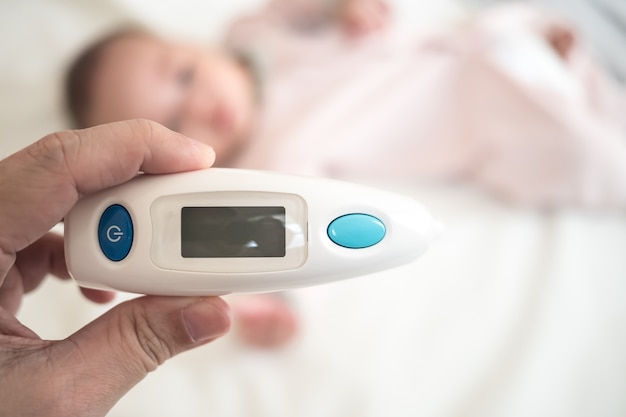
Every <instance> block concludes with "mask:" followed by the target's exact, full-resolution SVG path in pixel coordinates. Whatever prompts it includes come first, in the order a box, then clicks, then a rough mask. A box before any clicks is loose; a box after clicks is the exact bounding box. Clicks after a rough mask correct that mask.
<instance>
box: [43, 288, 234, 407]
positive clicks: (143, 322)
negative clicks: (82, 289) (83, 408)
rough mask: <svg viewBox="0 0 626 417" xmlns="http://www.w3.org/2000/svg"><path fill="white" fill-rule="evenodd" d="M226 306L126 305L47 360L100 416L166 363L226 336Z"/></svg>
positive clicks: (190, 301) (199, 301)
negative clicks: (178, 355)
mask: <svg viewBox="0 0 626 417" xmlns="http://www.w3.org/2000/svg"><path fill="white" fill-rule="evenodd" d="M230 320H231V319H230V313H229V308H228V305H227V304H226V303H225V302H224V301H223V300H222V299H220V298H217V297H202V298H200V297H198V298H187V297H141V298H137V299H134V300H131V301H127V302H125V303H122V304H120V305H118V306H117V307H116V308H114V309H112V310H111V311H109V312H108V313H107V314H105V315H103V316H101V317H100V318H98V319H97V320H96V321H94V322H92V323H90V324H89V325H88V326H86V327H84V328H83V329H81V330H80V331H79V332H77V333H75V334H74V335H73V336H71V337H70V338H69V339H67V340H65V341H63V342H61V343H59V344H57V345H55V346H54V347H53V349H54V351H53V352H51V361H54V362H53V363H55V366H58V369H57V371H58V372H59V373H61V374H63V375H66V376H67V377H68V378H71V379H72V384H71V386H73V387H75V389H77V390H80V392H77V393H75V394H79V395H80V397H81V398H83V401H84V402H85V404H93V405H94V407H100V408H101V409H99V410H98V409H95V410H92V412H93V413H94V415H104V414H105V413H106V411H108V410H109V409H110V408H111V407H112V406H113V405H114V404H115V403H116V402H117V401H118V400H119V399H120V398H121V397H122V396H123V395H124V394H125V393H126V392H128V391H129V390H130V389H131V388H132V387H133V386H134V385H136V384H137V383H138V382H139V381H141V380H142V379H143V378H144V377H145V376H146V375H147V374H148V373H149V372H151V371H153V370H155V369H156V368H157V367H158V366H159V365H161V364H162V363H163V362H164V361H165V360H167V359H169V358H171V357H172V356H174V355H176V354H178V353H180V352H183V351H186V350H189V349H191V348H194V347H197V346H200V345H202V344H205V343H208V342H210V341H212V340H214V339H215V338H217V337H219V336H221V335H223V334H225V333H226V332H227V331H228V329H229V327H230Z"/></svg>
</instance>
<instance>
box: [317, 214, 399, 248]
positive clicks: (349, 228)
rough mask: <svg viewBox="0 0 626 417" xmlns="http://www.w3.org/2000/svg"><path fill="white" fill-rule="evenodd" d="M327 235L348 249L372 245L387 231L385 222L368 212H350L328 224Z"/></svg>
mask: <svg viewBox="0 0 626 417" xmlns="http://www.w3.org/2000/svg"><path fill="white" fill-rule="evenodd" d="M327 233H328V237H329V238H330V240H332V241H333V242H334V243H335V244H337V245H339V246H343V247H345V248H350V249H363V248H367V247H370V246H374V245H375V244H377V243H378V242H380V241H381V240H383V238H384V237H385V234H386V233H387V229H386V228H385V224H384V223H383V222H382V221H380V220H379V219H378V218H376V217H374V216H371V215H369V214H361V213H352V214H346V215H343V216H341V217H337V218H336V219H335V220H333V221H332V222H331V223H330V224H329V225H328V230H327Z"/></svg>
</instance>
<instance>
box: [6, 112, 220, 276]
mask: <svg viewBox="0 0 626 417" xmlns="http://www.w3.org/2000/svg"><path fill="white" fill-rule="evenodd" d="M214 160H215V153H214V152H213V149H212V148H210V147H209V146H207V145H204V144H202V143H200V142H198V141H195V140H192V139H189V138H187V137H185V136H183V135H181V134H179V133H176V132H173V131H171V130H169V129H167V128H165V127H163V126H161V125H159V124H157V123H154V122H150V121H147V120H131V121H125V122H118V123H112V124H107V125H101V126H97V127H94V128H91V129H85V130H75V131H64V132H59V133H54V134H50V135H48V136H45V137H44V138H42V139H41V140H39V141H38V142H36V143H34V144H32V145H31V146H29V147H27V148H24V149H23V150H21V151H19V152H17V153H15V154H14V155H12V156H10V157H8V158H7V159H5V160H3V161H0V201H2V204H0V258H1V257H2V256H1V255H2V254H3V253H4V255H12V254H15V253H16V252H18V251H19V250H21V249H23V248H25V247H26V246H28V245H29V244H30V243H32V242H33V241H35V240H36V239H38V238H39V237H40V236H42V235H43V234H44V233H45V232H47V231H48V230H49V229H50V228H51V227H52V226H54V225H55V224H56V223H58V222H59V221H60V220H61V219H63V217H64V216H65V214H67V212H68V211H69V210H70V209H71V208H72V207H73V206H74V204H75V203H76V202H77V201H78V199H79V198H80V196H82V195H84V194H89V193H93V192H95V191H99V190H102V189H105V188H109V187H112V186H114V185H118V184H121V183H124V182H126V181H128V180H130V179H131V178H133V177H134V176H135V175H137V173H138V172H139V171H143V172H146V173H153V174H164V173H173V172H180V171H190V170H194V169H201V168H208V167H209V166H211V165H212V164H213V161H214ZM0 261H1V259H0ZM4 266H6V265H4ZM2 269H3V268H2V267H0V271H2ZM0 278H1V277H0Z"/></svg>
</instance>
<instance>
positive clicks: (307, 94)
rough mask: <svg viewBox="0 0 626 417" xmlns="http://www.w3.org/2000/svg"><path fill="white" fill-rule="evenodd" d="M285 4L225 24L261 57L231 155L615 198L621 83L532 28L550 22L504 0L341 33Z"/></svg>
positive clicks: (531, 199)
mask: <svg viewBox="0 0 626 417" xmlns="http://www.w3.org/2000/svg"><path fill="white" fill-rule="evenodd" d="M297 3H298V2H294V1H286V2H285V1H276V2H273V3H271V4H270V5H269V6H268V7H267V8H265V9H263V10H261V11H260V12H259V13H258V14H256V15H251V16H248V17H245V18H243V19H241V20H240V21H238V22H236V23H235V24H234V25H233V27H232V30H231V31H230V33H229V36H228V44H229V45H230V46H231V47H233V48H235V49H237V50H243V51H247V52H249V53H251V54H252V55H254V56H257V57H260V59H261V66H262V67H263V68H262V72H263V76H262V78H263V82H262V97H263V98H262V101H263V104H262V107H263V109H262V114H261V117H260V121H259V125H258V128H257V130H256V133H255V135H254V136H253V138H252V139H251V144H250V146H249V147H248V148H247V149H246V151H245V152H244V153H243V154H242V155H241V157H240V158H239V159H238V160H237V161H236V163H235V166H237V167H242V168H254V169H269V170H277V171H284V172H290V173H297V174H306V175H319V176H327V177H337V178H343V179H368V178H376V179H402V180H407V179H415V180H446V181H451V180H454V181H459V180H461V181H464V180H470V181H474V182H476V183H478V184H480V185H482V186H485V187H487V188H488V189H489V190H491V191H493V192H495V193H497V194H498V195H500V196H501V197H504V198H506V199H509V200H512V201H515V202H520V203H525V204H536V205H542V206H556V205H562V204H582V205H589V206H607V205H608V206H626V141H625V124H624V121H625V120H626V117H624V116H625V114H626V113H624V108H625V107H624V99H623V95H622V92H621V91H620V90H619V89H618V88H617V86H615V85H612V83H611V82H610V81H609V80H608V79H607V78H606V77H605V76H604V75H603V74H602V73H601V71H600V70H599V69H598V68H597V67H596V66H595V65H594V64H593V63H592V62H591V61H590V60H589V59H588V58H587V57H586V56H585V54H584V53H583V51H582V50H581V48H580V46H579V44H577V43H575V44H574V45H572V46H571V48H570V49H569V51H568V53H567V56H566V57H565V58H564V57H561V56H559V55H558V54H557V53H556V52H555V50H554V49H553V48H552V46H551V45H550V44H549V43H548V41H547V40H546V38H545V36H544V35H545V33H548V32H549V31H550V30H551V29H552V28H554V27H560V28H562V27H564V23H562V22H560V21H558V20H556V19H552V18H548V17H546V16H544V15H542V14H539V13H537V12H536V11H534V10H530V9H527V8H522V7H520V6H514V7H508V8H504V9H503V8H500V9H494V10H493V11H492V12H489V13H487V14H485V15H482V16H480V17H478V18H477V19H476V20H474V21H472V23H471V24H468V25H467V26H466V27H463V28H455V29H453V30H450V31H448V32H445V33H431V34H426V35H423V36H417V35H416V36H413V37H410V38H406V37H404V38H401V37H398V36H394V35H393V34H391V33H388V34H377V35H372V36H370V37H368V38H365V39H359V40H354V39H349V38H348V37H346V36H345V35H344V34H343V33H341V32H340V31H339V30H338V29H337V28H333V27H330V26H328V27H326V26H324V25H323V24H322V23H320V20H319V19H318V18H319V16H320V15H321V14H319V13H318V14H317V15H316V14H315V13H316V12H319V10H317V11H315V9H314V7H313V8H311V7H309V6H310V5H311V4H315V2H310V1H309V2H304V3H303V4H305V5H306V6H307V7H308V8H307V7H305V8H304V9H298V8H297V7H295V6H294V5H295V4H297ZM303 10H304V11H303ZM311 10H314V12H311ZM311 16H313V17H311ZM294 22H295V23H294Z"/></svg>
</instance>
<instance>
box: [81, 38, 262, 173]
mask: <svg viewBox="0 0 626 417" xmlns="http://www.w3.org/2000/svg"><path fill="white" fill-rule="evenodd" d="M91 89H92V90H91V100H92V101H91V106H90V110H89V114H88V120H87V122H88V123H89V124H90V125H95V124H101V123H108V122H113V121H118V120H125V119H134V118H145V119H150V120H154V121H157V122H159V123H161V124H163V125H165V126H167V127H169V128H170V129H172V130H176V131H178V132H181V133H182V134H184V135H186V136H189V137H191V138H193V139H197V140H200V141H202V142H205V143H207V144H209V145H211V146H213V148H214V149H215V152H216V154H217V162H218V163H221V164H224V163H227V162H228V160H229V159H230V158H231V157H233V156H234V155H235V154H236V152H237V150H239V149H240V148H241V147H242V146H243V144H244V143H245V141H246V139H247V137H248V134H249V133H250V129H251V127H252V123H253V120H254V114H255V112H256V100H255V94H254V86H253V82H252V78H251V76H250V73H249V71H248V70H247V69H246V68H244V67H242V66H241V65H240V64H239V63H238V62H237V61H236V60H234V59H233V58H231V57H230V56H227V55H225V54H223V53H221V52H218V51H212V50H209V49H208V48H199V47H193V46H189V45H181V44H174V43H168V42H165V41H162V40H159V39H155V38H152V37H149V36H148V35H139V34H137V35H132V36H128V37H124V38H121V39H117V40H115V41H113V43H111V44H110V45H108V46H107V47H106V49H105V50H104V51H103V54H102V55H101V60H100V61H99V63H98V70H97V72H96V73H95V76H94V81H93V84H92V85H91Z"/></svg>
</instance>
